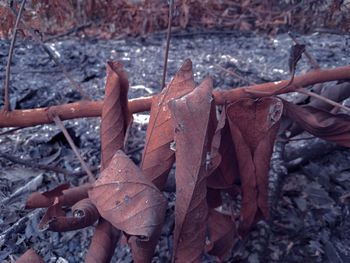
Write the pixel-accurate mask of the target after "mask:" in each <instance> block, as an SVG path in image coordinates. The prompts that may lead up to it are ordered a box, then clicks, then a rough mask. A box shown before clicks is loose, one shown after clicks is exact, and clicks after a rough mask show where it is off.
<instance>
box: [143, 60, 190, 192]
mask: <svg viewBox="0 0 350 263" xmlns="http://www.w3.org/2000/svg"><path fill="white" fill-rule="evenodd" d="M194 87H195V83H194V80H193V72H192V62H191V60H189V59H188V60H186V61H185V62H184V64H183V65H182V67H181V68H180V69H179V71H178V72H177V73H176V76H175V77H174V79H173V80H172V81H171V82H170V84H169V85H168V86H167V88H166V89H164V90H163V91H162V93H160V94H159V95H157V96H155V97H154V98H153V102H152V107H151V113H150V120H149V124H148V128H147V134H146V142H145V149H144V151H143V156H142V164H141V169H142V171H143V172H144V173H145V175H147V176H148V177H149V178H151V180H152V181H153V183H154V184H155V185H156V186H157V187H158V188H159V189H162V188H163V187H164V185H165V182H166V180H167V177H168V174H169V171H170V169H171V167H172V165H173V163H174V160H175V154H174V151H173V150H171V149H170V143H171V142H172V141H173V138H174V131H173V126H172V124H171V120H170V112H169V110H168V102H169V101H170V100H172V99H174V98H179V97H180V96H182V95H185V94H187V93H189V92H191V91H192V90H193V89H194Z"/></svg>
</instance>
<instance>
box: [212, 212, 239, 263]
mask: <svg viewBox="0 0 350 263" xmlns="http://www.w3.org/2000/svg"><path fill="white" fill-rule="evenodd" d="M236 235H237V234H236V225H235V222H234V221H232V219H231V217H230V216H227V215H223V214H221V213H219V212H217V211H216V210H214V209H210V210H209V214H208V239H207V240H206V246H205V250H206V251H207V252H208V253H209V254H210V255H213V256H215V257H216V258H217V259H218V260H219V261H220V262H221V261H223V260H225V258H226V257H227V256H228V253H229V252H230V249H231V248H232V246H233V243H234V241H235V239H236Z"/></svg>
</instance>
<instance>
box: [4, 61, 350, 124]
mask: <svg viewBox="0 0 350 263" xmlns="http://www.w3.org/2000/svg"><path fill="white" fill-rule="evenodd" d="M349 74H350V65H348V66H344V67H340V68H333V69H326V70H313V71H310V72H308V73H306V74H304V75H301V76H297V77H295V78H294V81H293V83H292V84H291V85H290V86H288V87H287V89H286V90H284V91H283V92H281V93H286V92H293V91H296V89H298V88H299V87H305V86H308V85H313V84H316V83H322V82H327V81H334V80H339V79H346V78H349ZM288 82H289V80H288V79H287V80H283V81H277V82H269V83H264V84H259V85H255V86H250V88H251V89H256V90H257V91H260V92H267V93H268V94H270V93H271V92H272V93H273V92H275V91H276V90H278V89H279V88H280V87H283V86H284V85H285V84H287V83H288ZM246 88H247V87H241V88H237V89H232V90H225V91H222V90H215V91H213V97H214V100H215V103H216V104H218V105H223V104H225V103H226V102H232V101H235V100H238V99H241V98H250V97H251V94H250V93H247V92H246V91H245V89H246ZM278 94H280V93H275V94H274V95H278ZM152 98H153V97H145V98H138V99H132V100H129V103H128V108H129V111H130V112H131V113H136V112H143V111H149V110H150V108H151V104H152ZM102 104H103V102H102V101H95V102H88V101H81V102H75V103H70V104H65V105H59V106H52V107H48V108H39V109H31V110H14V111H11V112H5V111H0V128H1V127H28V126H34V125H39V124H45V123H52V119H50V116H49V114H53V113H56V114H58V115H59V116H60V118H61V119H62V120H67V119H74V118H82V117H100V116H101V112H102ZM51 116H52V115H51Z"/></svg>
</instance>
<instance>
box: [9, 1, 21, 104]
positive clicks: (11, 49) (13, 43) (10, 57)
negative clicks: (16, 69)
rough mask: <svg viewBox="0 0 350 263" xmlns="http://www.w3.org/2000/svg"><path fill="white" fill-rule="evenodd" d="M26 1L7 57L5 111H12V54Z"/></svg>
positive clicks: (14, 30) (17, 21)
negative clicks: (10, 89) (10, 88)
mask: <svg viewBox="0 0 350 263" xmlns="http://www.w3.org/2000/svg"><path fill="white" fill-rule="evenodd" d="M25 3H26V0H23V1H22V4H21V7H20V9H19V13H18V16H17V19H16V24H15V28H14V29H13V37H12V40H11V45H10V51H9V55H8V58H7V66H6V79H5V102H4V110H5V111H11V105H10V95H9V86H10V68H11V59H12V54H13V47H14V45H15V41H16V36H17V28H18V24H19V20H20V19H21V16H22V12H23V9H24V5H25Z"/></svg>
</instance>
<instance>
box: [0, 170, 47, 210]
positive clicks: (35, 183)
mask: <svg viewBox="0 0 350 263" xmlns="http://www.w3.org/2000/svg"><path fill="white" fill-rule="evenodd" d="M43 174H44V173H43V172H41V173H40V174H39V175H37V176H36V177H34V178H33V179H31V180H30V181H29V182H27V183H26V184H25V185H23V186H21V187H19V188H18V189H17V190H16V191H15V192H14V193H12V194H11V195H10V196H9V197H6V198H3V199H2V200H1V201H0V205H6V204H7V203H8V202H10V201H11V199H13V198H16V197H18V196H20V195H23V194H24V193H27V192H30V193H31V192H34V191H36V190H38V188H39V186H40V185H41V184H42V182H43V179H44V175H43Z"/></svg>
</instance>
